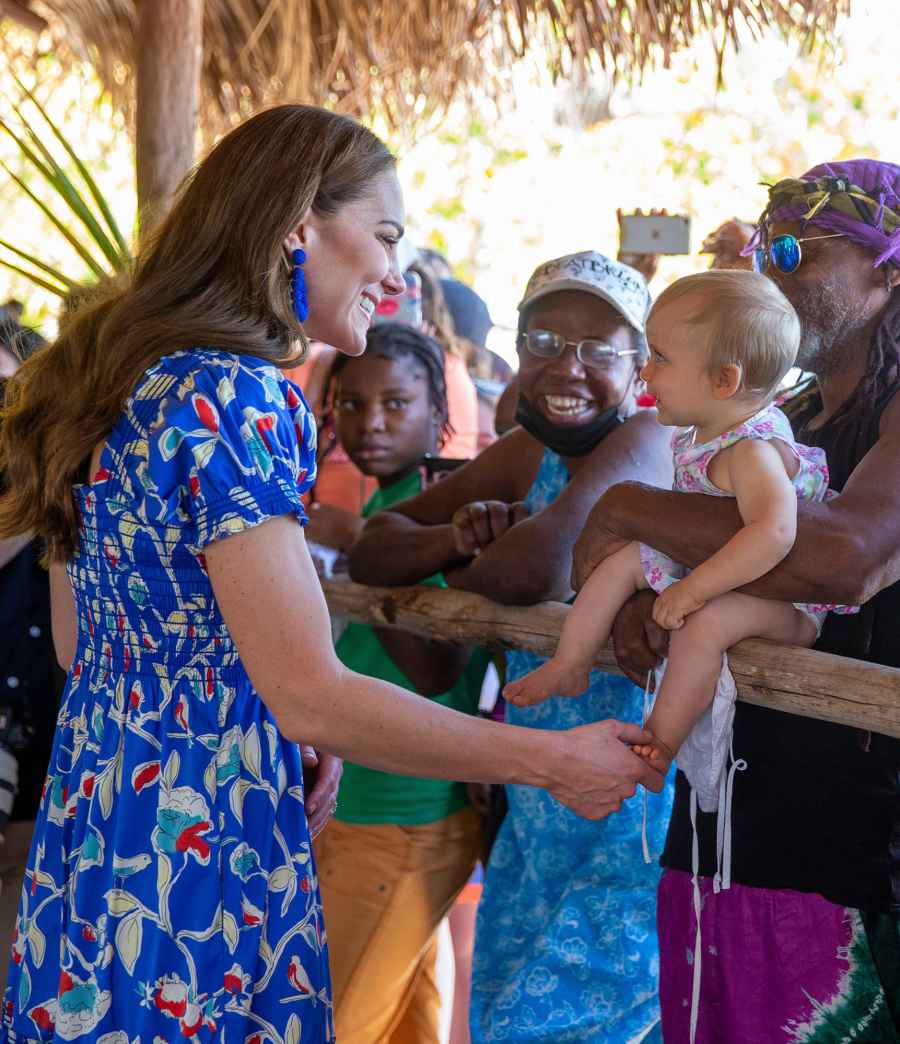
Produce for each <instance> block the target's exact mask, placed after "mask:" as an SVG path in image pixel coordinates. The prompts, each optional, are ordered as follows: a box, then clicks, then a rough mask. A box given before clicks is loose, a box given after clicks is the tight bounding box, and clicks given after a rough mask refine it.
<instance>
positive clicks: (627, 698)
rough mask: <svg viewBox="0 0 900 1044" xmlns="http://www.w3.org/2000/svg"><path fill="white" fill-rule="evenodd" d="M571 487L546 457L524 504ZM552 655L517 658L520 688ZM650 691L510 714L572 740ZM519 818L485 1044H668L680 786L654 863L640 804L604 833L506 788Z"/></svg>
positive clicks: (651, 821)
mask: <svg viewBox="0 0 900 1044" xmlns="http://www.w3.org/2000/svg"><path fill="white" fill-rule="evenodd" d="M568 481H569V475H568V472H567V470H566V467H565V465H564V464H563V462H562V460H561V459H560V457H559V456H558V455H557V454H556V453H554V452H552V450H549V449H546V450H545V451H544V456H543V460H542V462H541V466H540V469H539V471H538V475H537V478H536V479H535V481H534V484H533V485H532V487H531V489H530V490H529V493H528V496H527V498H526V503H527V504H528V507H529V509H530V511H531V513H532V514H534V513H536V512H538V511H541V510H542V509H543V508H545V507H547V506H548V505H549V504H551V503H552V502H553V501H554V500H555V499H556V498H557V497H558V496H559V495H560V493H561V492H562V491H563V489H564V488H565V486H566V483H567V482H568ZM541 662H543V661H542V660H541V658H540V657H538V656H536V655H534V654H532V653H527V652H520V651H514V652H511V653H507V674H508V678H509V680H513V679H515V678H520V677H521V676H522V675H524V674H527V673H528V672H529V671H532V670H534V669H535V667H537V666H538V665H539V664H540V663H541ZM642 710H643V692H642V691H641V690H640V689H637V688H635V686H633V685H632V684H631V682H629V681H628V680H627V679H626V678H620V677H616V676H614V675H608V674H602V673H600V672H599V671H595V672H593V673H592V675H591V685H590V688H589V689H588V691H587V693H586V694H585V695H583V696H579V697H577V698H575V699H571V698H569V699H550V700H547V701H545V702H544V703H541V704H538V705H537V706H535V707H528V708H518V707H513V706H511V705H510V706H507V720H508V721H509V722H510V723H511V724H513V725H524V726H529V727H532V728H541V729H568V728H572V727H573V726H575V725H583V724H586V723H587V722H592V721H600V720H602V719H604V718H619V719H620V720H623V721H637V722H639V721H640V720H641V712H642ZM506 791H507V796H508V799H509V812H508V814H507V816H506V818H505V820H504V821H503V825H502V827H501V829H500V833H499V835H498V837H497V840H496V842H495V844H494V848H493V851H492V853H491V858H490V862H489V865H488V867H487V871H486V874H485V883H484V894H483V897H482V900H481V905H480V907H479V910H478V922H477V929H476V939H475V958H474V968H473V976H472V1006H471V1030H472V1041H473V1044H488V1042H494V1041H508V1042H509V1044H562V1042H566V1041H598V1042H599V1041H603V1042H610V1044H625V1042H630V1041H646V1042H650V1041H654V1042H655V1041H661V1040H662V1036H661V1031H660V1029H659V1017H660V1016H659V998H658V977H659V952H658V946H657V938H656V887H657V883H658V881H659V875H660V870H659V867H658V856H659V853H660V852H661V851H662V846H663V842H664V840H665V834H666V827H667V825H668V822H669V814H670V812H671V807H672V785H671V783H669V784H668V785H667V786H666V789H665V790H664V791H663V793H662V794H659V795H655V794H650V795H648V822H647V833H648V840H649V843H650V851H651V853H652V855H653V857H654V861H653V863H652V864H650V865H648V864H647V863H645V862H644V858H643V851H642V846H641V822H642V797H641V793H640V792H639V793H638V794H637V795H635V797H633V798H631V799H630V800H629V801H627V802H626V803H625V804H624V805H623V807H622V811H621V812H619V813H617V814H615V815H612V816H610V817H609V818H607V819H605V820H603V821H602V822H599V823H592V822H587V821H586V820H583V819H579V818H578V816H576V815H575V814H574V813H572V812H570V811H568V810H567V809H565V808H563V807H562V806H561V805H560V804H559V803H558V802H557V801H556V800H555V799H554V798H552V797H551V796H550V795H549V794H548V793H547V792H546V791H544V790H538V789H536V788H534V787H520V786H509V787H507V788H506Z"/></svg>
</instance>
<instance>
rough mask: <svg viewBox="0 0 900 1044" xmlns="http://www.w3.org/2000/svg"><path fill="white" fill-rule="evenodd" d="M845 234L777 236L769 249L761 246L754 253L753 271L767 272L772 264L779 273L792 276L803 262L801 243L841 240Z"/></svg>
mask: <svg viewBox="0 0 900 1044" xmlns="http://www.w3.org/2000/svg"><path fill="white" fill-rule="evenodd" d="M843 235H844V233H843V232H831V233H829V234H828V235H826V236H803V237H802V238H800V239H798V238H797V237H796V236H792V235H788V234H785V235H782V236H776V237H775V238H774V239H773V240H772V241H771V243H769V245H768V247H764V246H760V247H757V248H756V250H754V251H753V271H754V272H765V271H766V269H767V268H768V267H769V265H770V264H771V265H772V266H773V267H774V268H777V269H778V271H779V272H784V273H785V275H790V274H791V272H796V271H797V269H798V268H799V267H800V262H801V261H802V260H803V251H802V250H801V248H800V244H801V243H812V242H814V241H815V240H817V239H839V238H840V237H841V236H843Z"/></svg>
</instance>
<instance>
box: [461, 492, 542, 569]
mask: <svg viewBox="0 0 900 1044" xmlns="http://www.w3.org/2000/svg"><path fill="white" fill-rule="evenodd" d="M526 518H528V508H527V507H526V506H525V504H523V503H522V502H521V501H519V502H517V503H515V504H506V503H504V502H503V501H502V500H476V501H475V502H474V503H471V504H464V505H463V506H462V507H461V508H459V509H457V510H456V511H454V512H453V517H452V518H451V520H450V524H451V525H452V527H453V546H454V548H455V549H456V553H457V554H458V555H461V556H465V557H468V558H472V557H474V556H475V555H478V554H480V553H481V552H482V551H483V550H484V548H486V547H487V546H488V544H492V543H493V542H494V541H495V540H499V539H500V537H502V536H503V534H504V533H505V532H506V531H507V530H509V529H512V527H513V526H514V525H515V524H516V523H517V522H521V521H522V520H523V519H526Z"/></svg>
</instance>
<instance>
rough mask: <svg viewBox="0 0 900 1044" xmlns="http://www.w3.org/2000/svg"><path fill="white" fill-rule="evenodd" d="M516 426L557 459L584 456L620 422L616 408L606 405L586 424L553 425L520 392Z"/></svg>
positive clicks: (617, 408)
mask: <svg viewBox="0 0 900 1044" xmlns="http://www.w3.org/2000/svg"><path fill="white" fill-rule="evenodd" d="M516 423H517V424H521V425H522V427H523V428H524V429H525V430H526V431H527V432H528V434H529V435H533V436H534V438H536V439H537V440H538V442H540V443H542V444H543V445H544V446H546V447H547V448H548V449H552V450H553V452H554V453H558V454H559V455H560V456H561V457H586V456H587V455H588V454H589V453H590V452H591V450H592V449H594V448H595V447H596V446H599V445H600V443H601V442H602V441H603V440H604V439H605V438H606V436H607V435H608V434H609V433H610V432H611V431H613V430H615V429H616V428H618V426H619V425H620V424H621V423H622V418H621V417H620V416H619V407H618V406H610V408H609V409H608V410H604V411H603V412H602V413H601V414H600V415H599V416H598V417H595V418H594V420H592V421H588V422H587V424H577V425H576V424H565V425H562V424H554V423H553V422H552V421H549V420H547V418H546V417H545V416H544V415H543V414H542V413H538V411H537V410H536V409H535V408H534V407H533V406H532V405H531V403H530V402H529V401H528V400H527V399H526V398H525V396H524V395H522V394H521V393H520V394H519V402H518V405H517V406H516Z"/></svg>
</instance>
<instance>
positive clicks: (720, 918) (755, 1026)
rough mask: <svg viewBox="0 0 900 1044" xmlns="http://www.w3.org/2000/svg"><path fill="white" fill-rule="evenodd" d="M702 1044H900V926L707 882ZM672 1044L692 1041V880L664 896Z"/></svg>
mask: <svg viewBox="0 0 900 1044" xmlns="http://www.w3.org/2000/svg"><path fill="white" fill-rule="evenodd" d="M700 894H701V902H702V906H701V917H700V920H701V953H702V959H701V975H700V1003H699V1007H698V1022H697V1033H696V1044H840V1042H843V1041H846V1042H847V1044H860V1042H868V1044H876V1042H877V1044H900V1030H898V1026H900V1022H898V1019H900V935H898V921H897V918H896V917H895V916H893V915H891V914H886V913H884V914H872V913H865V912H862V911H860V910H854V909H850V908H849V907H845V906H836V905H835V904H834V903H830V902H828V901H827V900H826V899H823V898H822V897H821V896H819V895H814V894H809V893H804V892H793V891H788V890H778V891H775V890H769V889H765V888H747V887H744V886H742V885H737V884H735V885H732V887H731V888H730V889H728V890H727V891H720V892H719V893H718V894H715V893H714V892H713V887H712V881H711V880H710V879H709V878H701V879H700ZM657 927H658V931H659V946H660V981H659V996H660V1004H661V1007H662V1026H663V1036H664V1039H665V1041H666V1044H687V1042H688V1041H689V1040H690V1022H691V996H692V987H693V981H694V946H695V941H696V921H695V918H694V901H693V891H692V885H691V875H690V874H688V873H684V872H682V871H680V870H667V871H666V872H665V873H664V874H663V877H662V879H661V881H660V885H659V903H658V908H657Z"/></svg>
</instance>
